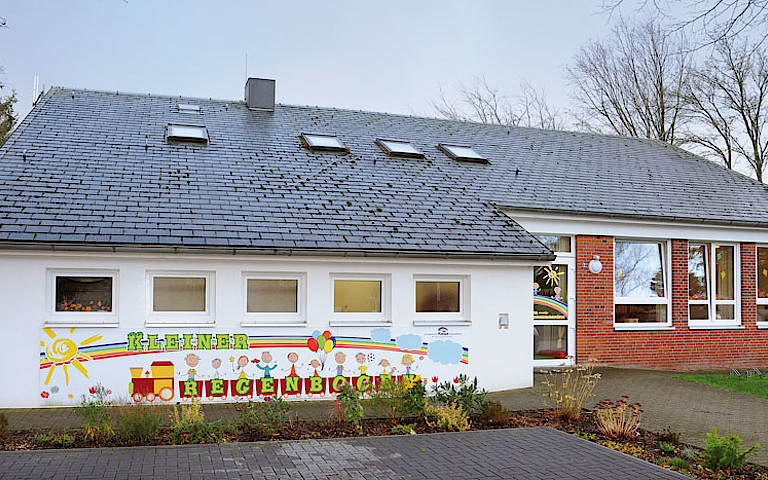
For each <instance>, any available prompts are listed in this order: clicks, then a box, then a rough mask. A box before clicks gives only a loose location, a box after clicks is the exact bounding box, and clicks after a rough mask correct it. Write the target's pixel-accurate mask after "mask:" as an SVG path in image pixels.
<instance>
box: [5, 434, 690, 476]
mask: <svg viewBox="0 0 768 480" xmlns="http://www.w3.org/2000/svg"><path fill="white" fill-rule="evenodd" d="M11 478H13V479H23V478H29V479H35V480H37V479H68V478H78V479H122V478H126V479H128V478H144V479H146V478H160V479H165V478H167V479H177V478H178V479H190V480H192V479H195V480H197V479H206V478H211V479H214V478H215V479H219V478H233V479H234V478H237V479H257V478H258V479H262V478H264V479H284V478H286V479H287V478H300V479H343V478H360V479H362V478H365V479H368V480H378V479H396V478H440V479H454V478H463V479H471V478H504V479H510V478H514V479H521V480H523V479H525V480H527V479H531V480H533V479H536V480H543V479H561V478H576V479H590V480H615V479H624V480H631V479H685V478H687V477H684V476H682V475H680V474H677V473H675V472H672V471H669V470H666V469H664V468H661V467H658V466H656V465H653V464H650V463H646V462H643V461H640V460H638V459H636V458H633V457H630V456H628V455H624V454H622V453H618V452H614V451H613V450H609V449H607V448H605V447H601V446H599V445H596V444H594V443H591V442H587V441H585V440H581V439H579V438H576V437H574V436H572V435H568V434H566V433H563V432H559V431H557V430H553V429H550V428H526V429H509V430H487V431H475V432H464V433H443V434H429V435H410V436H401V437H368V438H351V439H336V440H306V441H293V442H261V443H232V444H219V445H201V446H182V447H133V448H100V449H75V450H69V451H62V450H46V451H34V452H31V451H27V452H23V451H22V452H0V479H11Z"/></svg>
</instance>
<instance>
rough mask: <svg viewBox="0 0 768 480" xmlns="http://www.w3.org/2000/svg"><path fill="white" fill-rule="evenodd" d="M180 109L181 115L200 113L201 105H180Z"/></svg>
mask: <svg viewBox="0 0 768 480" xmlns="http://www.w3.org/2000/svg"><path fill="white" fill-rule="evenodd" d="M178 107H179V112H181V113H200V105H192V104H190V103H180V104H179V105H178Z"/></svg>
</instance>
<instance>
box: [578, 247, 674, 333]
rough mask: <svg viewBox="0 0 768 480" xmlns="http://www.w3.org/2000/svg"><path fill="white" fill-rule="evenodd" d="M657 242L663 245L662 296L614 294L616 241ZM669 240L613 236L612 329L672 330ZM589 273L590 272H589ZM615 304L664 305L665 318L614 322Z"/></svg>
mask: <svg viewBox="0 0 768 480" xmlns="http://www.w3.org/2000/svg"><path fill="white" fill-rule="evenodd" d="M618 242H628V243H658V244H661V245H663V246H664V248H663V250H662V252H661V264H662V267H663V268H664V272H663V273H664V297H619V296H618V295H617V294H616V243H618ZM671 243H672V242H670V241H669V240H661V239H657V238H614V239H613V271H611V285H612V288H613V291H612V292H611V293H613V305H614V307H613V328H614V330H672V329H673V328H674V327H673V326H672V282H671V276H672V258H671V257H672V256H671V255H670V252H671V251H672V250H671ZM686 258H687V257H686ZM590 275H591V274H590ZM616 305H666V306H667V320H666V321H665V322H655V323H619V322H616Z"/></svg>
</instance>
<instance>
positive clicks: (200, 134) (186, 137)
mask: <svg viewBox="0 0 768 480" xmlns="http://www.w3.org/2000/svg"><path fill="white" fill-rule="evenodd" d="M166 138H167V139H168V140H171V141H177V142H197V143H208V130H207V129H206V128H205V127H204V126H202V125H179V124H176V123H169V124H168V129H167V130H166Z"/></svg>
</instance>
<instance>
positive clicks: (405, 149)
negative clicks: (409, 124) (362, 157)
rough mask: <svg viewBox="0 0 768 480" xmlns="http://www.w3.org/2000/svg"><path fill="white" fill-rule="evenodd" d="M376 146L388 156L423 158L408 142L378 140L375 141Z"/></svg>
mask: <svg viewBox="0 0 768 480" xmlns="http://www.w3.org/2000/svg"><path fill="white" fill-rule="evenodd" d="M376 144H377V145H378V146H379V147H381V149H382V150H384V152H386V153H387V154H388V155H390V156H394V157H413V158H423V157H424V154H423V153H421V152H420V151H418V150H417V149H416V148H415V147H414V146H413V145H411V144H410V143H409V142H404V141H400V140H384V139H380V138H379V139H377V140H376Z"/></svg>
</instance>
